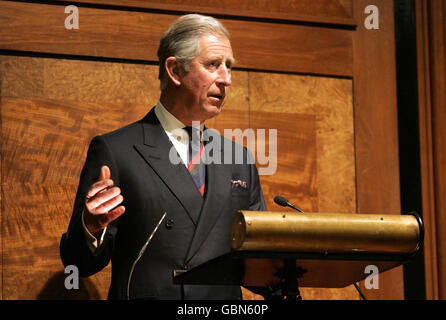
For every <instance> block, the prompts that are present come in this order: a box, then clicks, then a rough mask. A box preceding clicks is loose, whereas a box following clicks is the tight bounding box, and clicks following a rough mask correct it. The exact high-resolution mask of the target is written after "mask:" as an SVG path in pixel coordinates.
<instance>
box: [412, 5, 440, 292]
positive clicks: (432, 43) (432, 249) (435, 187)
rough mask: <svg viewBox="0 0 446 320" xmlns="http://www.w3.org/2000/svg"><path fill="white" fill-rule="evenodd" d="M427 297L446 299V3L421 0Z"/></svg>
mask: <svg viewBox="0 0 446 320" xmlns="http://www.w3.org/2000/svg"><path fill="white" fill-rule="evenodd" d="M415 5H416V12H417V16H416V21H417V55H418V66H417V68H418V84H419V85H418V92H419V117H420V120H419V121H420V122H419V123H420V126H419V129H420V155H421V156H420V160H421V183H422V193H423V219H424V222H425V228H426V235H425V250H424V255H425V269H426V272H425V277H426V297H427V298H428V299H443V300H444V299H446V271H445V270H446V250H445V248H446V237H445V235H444V234H445V233H444V230H445V229H446V207H445V205H444V200H443V199H444V195H445V193H446V185H445V184H444V181H445V177H446V167H445V164H444V163H445V161H444V157H445V151H444V150H445V145H446V130H445V126H444V124H445V122H446V113H445V109H446V108H445V107H446V106H445V104H446V102H445V101H446V97H445V91H446V76H445V74H446V31H445V29H444V20H445V19H446V5H445V3H444V1H437V0H432V1H416V2H415Z"/></svg>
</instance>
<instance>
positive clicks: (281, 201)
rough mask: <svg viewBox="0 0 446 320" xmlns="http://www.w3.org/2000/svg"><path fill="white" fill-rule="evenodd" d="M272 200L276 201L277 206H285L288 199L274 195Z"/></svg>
mask: <svg viewBox="0 0 446 320" xmlns="http://www.w3.org/2000/svg"><path fill="white" fill-rule="evenodd" d="M274 202H275V203H277V204H278V205H279V206H282V207H287V206H288V204H289V202H288V200H287V199H285V198H284V197H282V196H276V197H275V198H274Z"/></svg>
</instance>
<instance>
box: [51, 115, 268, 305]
mask: <svg viewBox="0 0 446 320" xmlns="http://www.w3.org/2000/svg"><path fill="white" fill-rule="evenodd" d="M219 139H222V143H221V146H222V148H223V146H224V145H225V144H224V143H223V141H225V140H226V139H225V138H223V137H221V136H219ZM226 142H228V140H226ZM230 145H231V146H232V148H233V150H232V152H233V154H236V153H235V150H236V151H237V152H243V153H244V155H245V157H246V156H247V154H248V151H247V150H246V149H245V148H243V147H241V146H239V145H236V144H235V143H232V142H230ZM172 147H173V146H172V144H171V142H170V140H169V138H168V137H167V135H166V133H165V132H164V130H163V128H162V126H161V124H160V122H159V120H158V118H157V117H156V115H155V112H154V109H152V110H151V111H150V112H149V113H148V114H147V116H146V117H145V118H144V119H142V120H140V121H138V122H136V123H133V124H130V125H128V126H126V127H124V128H121V129H119V130H116V131H114V132H111V133H108V134H105V135H102V136H97V137H95V138H94V139H93V140H92V141H91V144H90V147H89V150H88V154H87V159H86V162H85V165H84V167H83V169H82V173H81V177H80V182H79V188H78V191H77V195H76V200H75V203H74V210H73V215H72V217H71V221H70V224H69V227H68V231H67V232H66V233H65V234H63V236H62V239H61V243H60V254H61V258H62V261H63V263H64V265H65V266H66V265H76V266H77V267H78V268H79V272H80V275H81V276H90V275H92V274H94V273H96V272H98V271H100V270H102V269H103V268H104V267H105V266H107V264H108V263H109V261H110V259H111V261H112V279H111V286H110V290H109V294H108V298H109V299H126V292H127V280H128V276H129V273H130V269H131V266H132V264H133V262H134V261H135V259H136V257H137V255H138V252H139V251H140V249H141V248H142V246H143V244H144V243H145V242H146V240H147V238H148V236H149V235H150V233H151V232H152V230H153V229H154V227H155V225H156V224H157V223H158V221H159V220H160V218H161V217H162V215H163V213H164V212H167V215H166V218H165V220H164V221H165V222H166V223H163V224H162V225H161V227H160V228H159V229H158V231H157V232H156V234H155V235H154V237H153V239H152V241H151V242H150V244H149V246H148V247H147V250H146V252H145V253H144V255H143V256H142V257H141V259H140V260H139V262H138V263H137V265H136V267H135V269H134V272H133V277H132V281H131V286H130V298H136V299H138V298H141V299H144V298H155V299H182V298H184V299H239V298H240V288H239V287H238V286H196V285H193V286H188V285H184V287H183V286H181V285H176V284H173V282H172V271H173V269H184V268H192V267H194V266H197V265H199V264H202V263H204V262H206V261H208V260H210V259H212V258H215V257H217V256H220V255H222V254H224V253H227V252H229V251H230V248H231V238H230V236H231V235H230V233H231V222H232V215H233V213H234V212H235V211H236V210H239V209H245V210H265V202H264V199H263V194H262V190H261V187H260V183H259V177H258V173H257V169H256V167H255V165H254V164H215V163H214V164H208V165H207V166H206V170H207V173H206V194H205V196H204V198H203V197H202V196H201V195H200V193H199V192H198V189H197V187H196V186H195V184H194V182H193V180H192V177H191V176H190V174H189V172H188V171H187V168H186V167H185V166H184V164H182V163H180V164H178V165H174V164H172V163H171V161H169V156H168V155H169V150H170V148H172ZM226 151H227V150H226ZM223 154H224V152H223V151H222V156H223ZM103 165H108V166H109V167H110V170H111V178H112V179H113V181H114V182H115V185H117V186H119V187H120V188H121V192H122V195H123V196H124V203H123V205H125V207H126V212H125V213H124V214H123V215H122V216H121V217H119V218H118V219H117V220H115V221H113V222H112V223H111V224H110V225H109V226H108V228H107V231H106V234H105V237H104V241H103V243H102V245H101V246H100V247H99V248H98V249H97V250H96V252H95V253H94V254H93V253H92V252H91V250H90V249H89V248H88V246H87V242H86V239H85V235H84V230H83V227H82V220H81V216H82V209H83V206H84V199H85V195H86V192H87V190H88V189H89V188H90V186H91V184H93V183H94V182H95V181H97V179H98V177H99V172H100V168H101V166H103ZM231 180H242V181H246V183H247V187H246V188H241V187H238V188H233V187H232V185H231ZM167 222H169V223H167Z"/></svg>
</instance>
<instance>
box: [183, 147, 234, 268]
mask: <svg viewBox="0 0 446 320" xmlns="http://www.w3.org/2000/svg"><path fill="white" fill-rule="evenodd" d="M222 141H223V139H222ZM221 146H222V155H223V143H222V144H221ZM206 169H207V171H206V176H207V181H206V189H207V190H206V197H205V199H204V204H203V209H202V211H201V216H200V220H199V222H198V226H197V229H196V231H195V234H194V237H193V239H192V243H191V246H190V248H189V252H188V254H187V259H186V263H188V262H189V261H190V260H191V259H192V258H193V256H194V255H195V254H196V253H197V252H198V250H199V249H200V247H201V246H202V245H203V243H204V242H205V240H206V238H207V236H208V235H209V232H210V231H211V230H212V228H213V227H214V225H215V223H216V222H217V220H218V218H219V217H220V216H221V214H222V213H223V212H224V211H225V208H227V205H228V201H229V200H228V199H230V196H231V183H230V180H231V177H232V173H231V166H229V165H224V164H215V163H210V164H208V165H207V166H206ZM226 211H227V210H226ZM228 232H229V231H228Z"/></svg>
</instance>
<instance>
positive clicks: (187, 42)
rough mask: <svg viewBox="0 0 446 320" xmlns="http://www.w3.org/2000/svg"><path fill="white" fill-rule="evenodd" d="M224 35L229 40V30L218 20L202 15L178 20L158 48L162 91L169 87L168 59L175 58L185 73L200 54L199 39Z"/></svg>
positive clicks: (188, 16)
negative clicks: (212, 35) (210, 35)
mask: <svg viewBox="0 0 446 320" xmlns="http://www.w3.org/2000/svg"><path fill="white" fill-rule="evenodd" d="M209 34H215V35H223V36H225V37H226V38H228V39H229V32H228V30H227V29H226V28H225V27H224V26H223V24H221V22H219V21H218V20H217V19H215V18H213V17H209V16H203V15H200V14H187V15H184V16H182V17H180V18H179V19H178V20H176V21H175V22H174V23H173V24H172V25H171V26H170V27H169V29H168V30H167V31H166V32H165V33H164V35H163V37H162V38H161V40H160V46H159V48H158V59H159V74H158V78H159V79H160V82H161V90H163V89H164V88H165V87H166V85H167V80H168V78H167V73H166V69H165V62H166V59H167V58H169V57H175V58H176V59H177V60H178V61H179V62H180V64H181V66H182V67H183V70H184V71H185V72H188V71H189V64H190V62H191V61H192V60H193V59H194V58H195V57H196V56H197V55H198V54H199V53H200V44H199V41H198V40H199V38H200V37H201V36H204V35H209Z"/></svg>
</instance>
